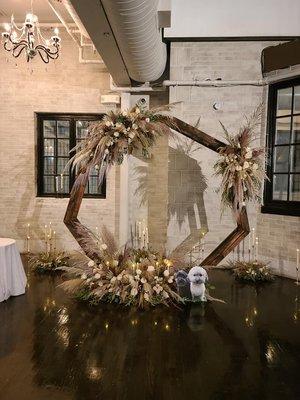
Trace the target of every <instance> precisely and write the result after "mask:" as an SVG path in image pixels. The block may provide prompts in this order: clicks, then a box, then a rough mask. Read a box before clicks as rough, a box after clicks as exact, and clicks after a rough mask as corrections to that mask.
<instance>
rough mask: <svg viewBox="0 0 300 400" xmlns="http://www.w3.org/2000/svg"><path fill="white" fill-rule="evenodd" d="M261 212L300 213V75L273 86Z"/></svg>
mask: <svg viewBox="0 0 300 400" xmlns="http://www.w3.org/2000/svg"><path fill="white" fill-rule="evenodd" d="M268 118H269V119H268V136H267V139H268V140H267V141H268V143H267V146H268V165H267V175H268V178H269V181H267V182H266V185H265V193H264V206H263V207H262V212H267V213H274V214H286V215H300V78H297V79H293V80H291V81H284V82H280V83H276V84H274V85H271V86H270V89H269V116H268Z"/></svg>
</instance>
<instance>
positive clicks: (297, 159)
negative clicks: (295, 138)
mask: <svg viewBox="0 0 300 400" xmlns="http://www.w3.org/2000/svg"><path fill="white" fill-rule="evenodd" d="M291 171H292V172H300V145H298V146H291Z"/></svg>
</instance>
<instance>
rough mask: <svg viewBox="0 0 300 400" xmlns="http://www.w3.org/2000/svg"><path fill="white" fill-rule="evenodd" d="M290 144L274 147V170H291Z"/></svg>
mask: <svg viewBox="0 0 300 400" xmlns="http://www.w3.org/2000/svg"><path fill="white" fill-rule="evenodd" d="M289 150H290V147H289V146H279V147H275V149H274V172H288V171H289Z"/></svg>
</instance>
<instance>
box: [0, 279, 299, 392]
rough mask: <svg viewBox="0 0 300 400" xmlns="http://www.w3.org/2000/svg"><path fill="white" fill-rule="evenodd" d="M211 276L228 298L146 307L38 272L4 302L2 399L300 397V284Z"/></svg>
mask: <svg viewBox="0 0 300 400" xmlns="http://www.w3.org/2000/svg"><path fill="white" fill-rule="evenodd" d="M210 278H211V283H212V284H214V285H215V286H216V290H215V291H214V293H213V295H214V296H216V297H221V298H223V299H224V300H226V301H227V304H226V305H223V304H217V303H214V304H208V305H206V306H205V307H201V306H197V305H195V306H192V307H187V308H186V309H184V310H176V309H165V308H163V309H155V310H152V311H148V312H136V311H134V310H131V309H120V308H118V307H116V306H107V305H106V306H101V307H98V308H89V307H87V306H85V305H82V304H78V303H76V302H74V301H72V300H70V299H67V298H66V297H65V295H64V294H63V292H62V291H61V290H60V289H57V288H56V285H57V283H58V282H59V279H53V278H51V277H34V276H32V277H30V279H29V288H28V291H27V294H26V295H25V296H21V297H17V298H12V299H10V300H9V301H7V302H5V303H1V304H0V322H1V325H0V399H1V400H25V399H31V400H35V399H38V400H45V399H51V400H53V399H76V400H91V399H93V400H95V399H101V400H114V399H124V400H125V399H126V400H129V399H130V400H135V399H145V400H147V399H157V400H160V399H168V400H177V399H178V400H185V399H187V400H188V399H189V400H193V399H201V400H206V399H211V400H218V399H230V400H235V399H239V400H241V399H242V400H246V399H270V400H271V399H272V400H274V399H280V400H283V399H290V400H292V399H300V329H299V323H300V319H299V320H298V318H300V311H299V310H300V306H298V300H297V293H298V295H299V301H300V288H297V287H296V285H295V284H294V283H293V282H292V281H290V280H287V279H277V280H276V281H275V282H274V283H272V284H269V285H266V286H264V287H262V288H259V289H255V288H254V287H252V286H243V285H239V284H237V283H236V282H234V281H233V279H232V277H231V275H230V274H229V273H228V272H225V271H213V272H211V273H210Z"/></svg>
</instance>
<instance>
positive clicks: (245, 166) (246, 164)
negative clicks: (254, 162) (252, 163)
mask: <svg viewBox="0 0 300 400" xmlns="http://www.w3.org/2000/svg"><path fill="white" fill-rule="evenodd" d="M247 168H249V163H248V161H245V162H244V165H243V169H247Z"/></svg>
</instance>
